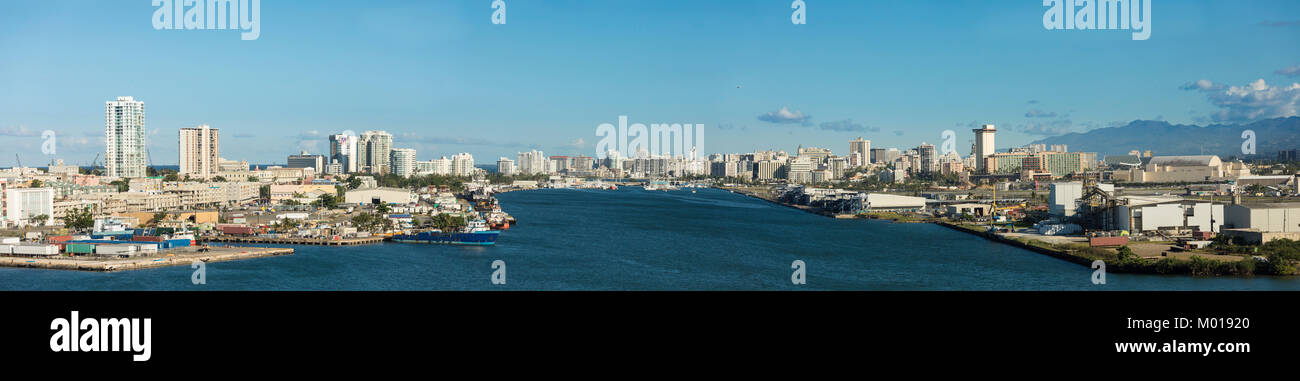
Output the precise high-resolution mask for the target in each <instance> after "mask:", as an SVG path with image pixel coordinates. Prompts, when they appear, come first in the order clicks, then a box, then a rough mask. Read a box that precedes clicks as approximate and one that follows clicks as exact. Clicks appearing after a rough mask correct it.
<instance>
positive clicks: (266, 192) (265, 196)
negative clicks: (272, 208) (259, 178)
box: [257, 185, 271, 202]
mask: <svg viewBox="0 0 1300 381" xmlns="http://www.w3.org/2000/svg"><path fill="white" fill-rule="evenodd" d="M257 197H258V198H261V199H262V202H270V201H271V186H270V185H263V186H260V187H257Z"/></svg>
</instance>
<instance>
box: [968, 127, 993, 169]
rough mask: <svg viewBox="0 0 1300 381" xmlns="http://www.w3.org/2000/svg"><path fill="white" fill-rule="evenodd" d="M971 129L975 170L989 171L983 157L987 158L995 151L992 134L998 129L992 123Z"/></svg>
mask: <svg viewBox="0 0 1300 381" xmlns="http://www.w3.org/2000/svg"><path fill="white" fill-rule="evenodd" d="M972 131H974V132H975V155H974V156H975V164H976V168H975V170H976V171H977V172H979V173H989V172H990V171H989V168H988V166H987V163H986V162H985V160H984V158H987V157H988V156H990V155H992V154H993V153H994V152H995V151H996V147H995V146H994V140H993V135H994V134H996V133H997V131H998V130H997V128H996V127H994V126H993V125H992V124H985V125H982V126H980V128H977V129H974V130H972Z"/></svg>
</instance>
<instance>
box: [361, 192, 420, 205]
mask: <svg viewBox="0 0 1300 381" xmlns="http://www.w3.org/2000/svg"><path fill="white" fill-rule="evenodd" d="M344 197H345V198H346V200H345V201H344V202H346V203H348V204H358V205H367V204H370V205H377V204H401V205H405V204H410V203H413V202H415V201H416V200H417V198H416V195H415V192H411V191H409V190H406V189H400V188H365V189H354V190H350V191H348V193H347V194H346V195H345V196H344Z"/></svg>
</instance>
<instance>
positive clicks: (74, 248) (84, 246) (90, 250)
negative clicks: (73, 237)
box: [63, 243, 95, 254]
mask: <svg viewBox="0 0 1300 381" xmlns="http://www.w3.org/2000/svg"><path fill="white" fill-rule="evenodd" d="M63 251H64V252H66V253H68V254H94V253H95V245H94V244H90V243H69V244H67V246H64V248H63Z"/></svg>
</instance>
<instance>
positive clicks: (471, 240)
mask: <svg viewBox="0 0 1300 381" xmlns="http://www.w3.org/2000/svg"><path fill="white" fill-rule="evenodd" d="M500 235H501V232H499V231H495V230H490V229H488V228H487V223H486V222H485V221H483V220H473V221H470V222H469V226H466V227H465V228H464V229H461V231H458V232H443V231H441V230H437V229H434V230H430V231H423V232H419V233H402V234H394V235H393V236H391V237H389V238H388V239H389V240H391V241H393V242H401V243H425V244H443V245H474V246H491V245H495V244H496V243H497V237H499V236H500Z"/></svg>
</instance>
